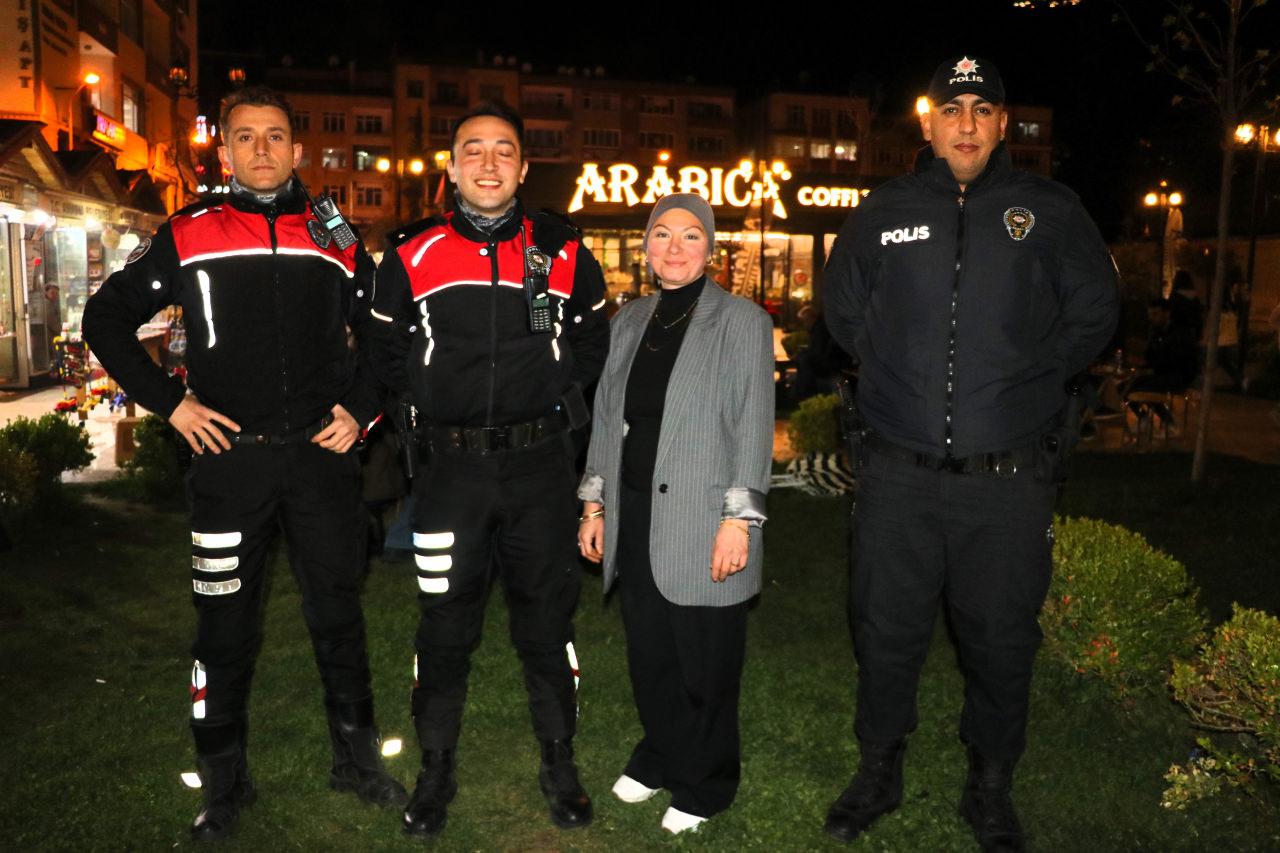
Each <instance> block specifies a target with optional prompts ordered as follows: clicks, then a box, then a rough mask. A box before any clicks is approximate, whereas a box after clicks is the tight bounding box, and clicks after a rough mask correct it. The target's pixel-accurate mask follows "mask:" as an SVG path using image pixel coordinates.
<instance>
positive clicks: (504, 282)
mask: <svg viewBox="0 0 1280 853" xmlns="http://www.w3.org/2000/svg"><path fill="white" fill-rule="evenodd" d="M488 283H489V282H487V281H486V282H485V284H488ZM498 284H500V285H502V286H503V287H518V288H520V289H521V290H524V282H522V281H507V280H506V279H505V278H500V279H498Z"/></svg>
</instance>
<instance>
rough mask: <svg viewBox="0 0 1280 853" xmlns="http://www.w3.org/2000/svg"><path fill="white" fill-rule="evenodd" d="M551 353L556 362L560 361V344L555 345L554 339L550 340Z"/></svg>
mask: <svg viewBox="0 0 1280 853" xmlns="http://www.w3.org/2000/svg"><path fill="white" fill-rule="evenodd" d="M551 353H552V354H553V355H554V356H555V357H556V361H559V360H560V344H558V343H556V339H555V338H552V339H551Z"/></svg>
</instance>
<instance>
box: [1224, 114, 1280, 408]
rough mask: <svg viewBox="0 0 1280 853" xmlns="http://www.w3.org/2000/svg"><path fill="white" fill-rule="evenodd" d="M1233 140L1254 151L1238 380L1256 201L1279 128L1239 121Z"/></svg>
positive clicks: (1279, 144)
mask: <svg viewBox="0 0 1280 853" xmlns="http://www.w3.org/2000/svg"><path fill="white" fill-rule="evenodd" d="M1235 139H1236V144H1238V145H1240V146H1243V147H1245V148H1248V147H1250V146H1252V147H1253V150H1254V160H1253V193H1252V195H1251V196H1250V197H1249V258H1248V261H1247V262H1246V266H1245V275H1244V292H1243V293H1241V294H1240V306H1239V310H1238V311H1237V313H1236V324H1237V340H1239V341H1240V345H1239V347H1238V348H1237V349H1238V352H1239V358H1240V363H1239V364H1238V365H1237V367H1238V368H1239V369H1238V370H1237V371H1236V381H1237V383H1240V382H1242V381H1243V379H1244V363H1245V358H1246V357H1247V356H1248V351H1249V348H1248V340H1249V308H1250V303H1251V302H1252V300H1253V272H1254V265H1255V263H1256V261H1257V258H1258V220H1259V218H1260V217H1259V215H1258V202H1259V199H1260V198H1261V190H1262V180H1263V177H1264V176H1265V175H1266V170H1267V160H1266V155H1267V154H1269V153H1271V152H1274V151H1280V129H1277V130H1276V131H1275V132H1274V133H1273V132H1272V130H1271V128H1269V127H1267V126H1266V125H1265V124H1264V125H1258V126H1255V125H1252V124H1242V125H1239V126H1238V127H1237V128H1236V133H1235Z"/></svg>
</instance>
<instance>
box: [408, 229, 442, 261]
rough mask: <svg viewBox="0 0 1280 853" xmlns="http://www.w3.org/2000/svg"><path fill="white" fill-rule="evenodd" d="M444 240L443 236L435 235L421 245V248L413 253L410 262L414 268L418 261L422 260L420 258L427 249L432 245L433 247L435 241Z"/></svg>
mask: <svg viewBox="0 0 1280 853" xmlns="http://www.w3.org/2000/svg"><path fill="white" fill-rule="evenodd" d="M444 238H445V235H444V234H437V235H436V236H434V237H432V238H431V239H430V240H428V241H427V242H425V243H423V244H422V248H421V249H419V250H418V251H417V252H415V253H414V255H413V261H412V263H413V265H414V266H415V267H416V266H417V265H418V261H420V260H422V256H423V255H425V254H426V253H427V249H430V248H431V247H432V246H433V245H435V243H436V241H437V240H443V239H444Z"/></svg>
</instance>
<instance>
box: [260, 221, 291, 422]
mask: <svg viewBox="0 0 1280 853" xmlns="http://www.w3.org/2000/svg"><path fill="white" fill-rule="evenodd" d="M265 215H266V218H267V231H268V232H269V233H270V235H271V285H272V287H271V296H272V300H273V301H274V302H275V309H276V342H277V345H278V347H279V351H280V390H281V393H283V395H284V426H283V427H282V429H283V430H284V431H285V432H288V431H289V430H291V429H293V425H292V424H291V423H290V414H289V370H288V367H289V363H288V359H287V357H286V354H285V349H284V329H282V328H280V327H281V326H282V325H283V324H284V305H283V304H282V297H281V294H280V253H279V251H278V249H279V247H280V244H279V241H278V240H277V239H276V213H275V210H274V209H272V210H271V211H269V212H268V213H266V214H265Z"/></svg>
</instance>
